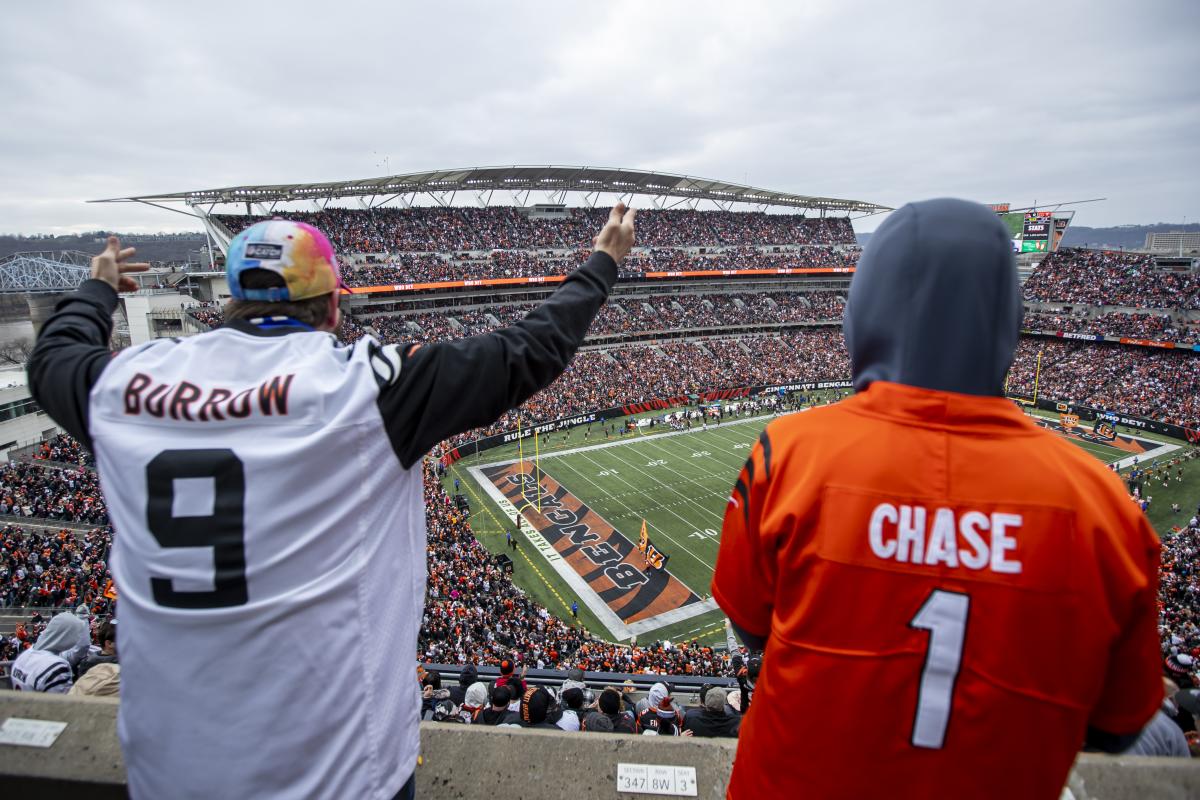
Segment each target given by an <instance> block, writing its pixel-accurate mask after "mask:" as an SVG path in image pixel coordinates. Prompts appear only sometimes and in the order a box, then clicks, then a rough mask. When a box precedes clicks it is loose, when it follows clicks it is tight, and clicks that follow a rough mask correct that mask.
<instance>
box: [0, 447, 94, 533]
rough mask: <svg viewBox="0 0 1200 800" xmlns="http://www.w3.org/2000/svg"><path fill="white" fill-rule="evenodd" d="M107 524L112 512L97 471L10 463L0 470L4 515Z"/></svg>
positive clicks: (0, 509) (0, 505)
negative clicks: (109, 512) (101, 492)
mask: <svg viewBox="0 0 1200 800" xmlns="http://www.w3.org/2000/svg"><path fill="white" fill-rule="evenodd" d="M3 515H11V516H17V517H39V518H42V519H50V520H61V521H63V522H82V523H86V524H89V525H104V524H107V522H108V512H107V509H106V508H105V506H104V498H103V497H101V496H100V483H99V480H98V479H97V478H96V473H95V472H93V471H91V470H88V469H84V468H83V467H80V468H78V469H57V468H50V467H42V466H38V465H36V464H30V463H19V462H17V463H9V464H7V465H5V466H4V468H3V469H2V470H0V516H3Z"/></svg>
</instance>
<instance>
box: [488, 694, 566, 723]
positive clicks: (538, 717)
mask: <svg viewBox="0 0 1200 800" xmlns="http://www.w3.org/2000/svg"><path fill="white" fill-rule="evenodd" d="M553 707H554V698H553V697H551V696H550V692H548V691H546V689H545V688H543V687H541V686H530V687H529V688H527V689H526V690H525V691H524V692H523V693H522V694H521V698H520V705H519V707H518V710H517V711H515V712H513V711H510V712H509V713H508V716H506V717H505V718H504V721H503V722H501V723H500V724H501V725H502V726H508V727H516V728H541V729H545V730H552V731H557V730H559V728H558V726H557V725H555V724H554V723H552V722H547V721H546V718H547V716H548V715H549V713H550V711H551V710H552V709H553Z"/></svg>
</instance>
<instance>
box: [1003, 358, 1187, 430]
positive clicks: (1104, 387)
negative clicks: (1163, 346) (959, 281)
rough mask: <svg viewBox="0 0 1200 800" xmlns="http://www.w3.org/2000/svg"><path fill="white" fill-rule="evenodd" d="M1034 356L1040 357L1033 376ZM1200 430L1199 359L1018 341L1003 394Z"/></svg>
mask: <svg viewBox="0 0 1200 800" xmlns="http://www.w3.org/2000/svg"><path fill="white" fill-rule="evenodd" d="M1039 351H1040V352H1041V354H1042V359H1041V369H1040V372H1039V371H1038V367H1037V361H1038V353H1039ZM1035 381H1036V384H1037V394H1038V395H1039V396H1040V397H1047V398H1053V399H1055V400H1063V401H1065V402H1068V403H1074V404H1080V405H1086V406H1091V407H1093V408H1099V409H1102V410H1105V411H1115V412H1118V413H1121V414H1132V415H1136V416H1141V417H1149V418H1151V419H1155V420H1159V421H1161V422H1167V423H1171V424H1174V425H1183V426H1186V427H1189V428H1200V354H1196V353H1194V352H1192V351H1177V350H1157V349H1151V348H1143V347H1128V346H1121V345H1097V344H1089V343H1083V342H1061V341H1057V340H1053V339H1034V338H1025V339H1022V340H1021V342H1020V344H1019V345H1018V347H1017V353H1016V358H1015V359H1014V361H1013V366H1012V369H1011V370H1010V372H1009V379H1008V391H1009V392H1010V393H1014V394H1023V395H1027V396H1032V395H1033V394H1034V384H1035Z"/></svg>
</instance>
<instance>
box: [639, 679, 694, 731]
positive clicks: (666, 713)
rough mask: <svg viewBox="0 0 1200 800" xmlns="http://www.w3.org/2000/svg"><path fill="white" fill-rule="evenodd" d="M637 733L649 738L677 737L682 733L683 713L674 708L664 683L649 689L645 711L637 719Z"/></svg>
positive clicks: (669, 692) (668, 690)
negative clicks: (649, 736)
mask: <svg viewBox="0 0 1200 800" xmlns="http://www.w3.org/2000/svg"><path fill="white" fill-rule="evenodd" d="M637 732H638V733H640V734H642V735H651V736H679V735H680V734H681V733H682V732H683V712H682V711H680V710H679V709H678V708H677V707H676V706H675V701H674V700H672V699H671V690H670V689H668V688H667V685H666V684H665V683H656V684H654V685H653V686H651V687H650V691H649V693H648V694H647V695H646V709H645V710H644V711H642V712H641V713H640V714H639V715H638V718H637Z"/></svg>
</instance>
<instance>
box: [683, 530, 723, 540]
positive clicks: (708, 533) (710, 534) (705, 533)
mask: <svg viewBox="0 0 1200 800" xmlns="http://www.w3.org/2000/svg"><path fill="white" fill-rule="evenodd" d="M688 536H694V537H696V538H697V539H715V538H717V536H718V534H717V532H716V531H715V530H713V529H712V528H705V529H704V530H702V531H692V532H691V533H689V534H688Z"/></svg>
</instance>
